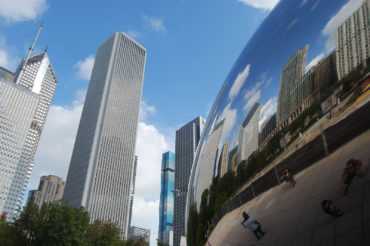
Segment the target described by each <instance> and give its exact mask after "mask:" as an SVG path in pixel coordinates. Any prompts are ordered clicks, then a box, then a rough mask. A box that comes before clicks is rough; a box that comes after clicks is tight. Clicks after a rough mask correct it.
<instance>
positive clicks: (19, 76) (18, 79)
mask: <svg viewBox="0 0 370 246" xmlns="http://www.w3.org/2000/svg"><path fill="white" fill-rule="evenodd" d="M42 26H43V23H41V24H40V27H39V30H38V31H37V34H36V37H35V39H34V40H33V43H32V45H31V47H30V49H29V50H28V54H27V57H26V59H25V60H24V63H23V65H22V68H21V70H20V71H19V73H18V76H17V78H16V81H15V83H16V84H18V83H19V81H20V80H21V77H22V75H23V72H24V70H25V68H26V65H27V62H28V59H29V58H30V56H31V53H32V51H33V47H35V43H36V41H37V38H38V37H39V34H40V31H41V29H42ZM46 50H47V49H46ZM46 50H45V52H46Z"/></svg>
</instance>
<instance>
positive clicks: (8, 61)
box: [0, 37, 19, 71]
mask: <svg viewBox="0 0 370 246" xmlns="http://www.w3.org/2000/svg"><path fill="white" fill-rule="evenodd" d="M13 50H14V49H13V48H12V47H9V46H8V45H7V44H6V40H5V38H2V37H0V66H2V67H4V68H6V69H9V70H12V71H14V70H15V69H16V67H17V63H18V60H19V59H18V58H17V57H15V56H14V55H13V53H14V52H13Z"/></svg>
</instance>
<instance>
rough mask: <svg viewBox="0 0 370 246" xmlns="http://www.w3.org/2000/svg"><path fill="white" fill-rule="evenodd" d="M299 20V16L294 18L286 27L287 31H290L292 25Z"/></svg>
mask: <svg viewBox="0 0 370 246" xmlns="http://www.w3.org/2000/svg"><path fill="white" fill-rule="evenodd" d="M297 21H298V18H295V19H294V20H292V22H290V24H289V25H288V26H287V27H286V28H285V30H286V31H289V30H290V29H292V27H293V26H294V25H295V23H297Z"/></svg>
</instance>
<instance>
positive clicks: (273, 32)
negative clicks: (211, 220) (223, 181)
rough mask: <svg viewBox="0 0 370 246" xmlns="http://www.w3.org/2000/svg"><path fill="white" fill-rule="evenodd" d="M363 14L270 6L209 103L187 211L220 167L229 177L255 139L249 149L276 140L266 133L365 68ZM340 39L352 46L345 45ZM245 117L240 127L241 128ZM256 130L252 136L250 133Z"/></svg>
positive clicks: (324, 5)
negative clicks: (355, 72)
mask: <svg viewBox="0 0 370 246" xmlns="http://www.w3.org/2000/svg"><path fill="white" fill-rule="evenodd" d="M369 10H370V1H369V0H365V1H363V0H337V1H331V0H309V1H307V0H281V1H280V2H279V3H278V5H277V6H276V7H275V8H274V9H273V10H272V11H271V12H270V14H269V16H268V17H267V18H266V19H265V20H264V22H263V23H262V24H261V26H260V27H259V28H258V29H257V31H256V32H255V34H254V35H253V37H252V38H251V39H250V40H249V41H248V43H247V45H246V46H245V48H244V50H243V51H242V52H241V54H240V56H239V58H238V59H237V61H236V62H235V64H234V65H233V67H232V68H231V71H230V73H229V74H228V75H227V76H226V79H225V82H224V84H223V86H222V88H221V90H220V92H219V94H218V95H217V96H216V100H215V103H214V105H213V108H212V110H211V112H210V114H209V115H208V119H207V122H206V125H205V128H204V130H203V133H202V136H201V139H200V142H199V146H198V149H197V152H196V156H195V160H194V164H193V168H192V173H191V177H190V181H189V182H190V183H189V192H188V203H187V204H188V207H187V208H188V211H189V206H190V205H192V204H196V205H197V208H198V211H199V206H200V199H201V197H202V193H203V191H204V190H205V189H207V188H209V187H210V185H211V184H212V183H213V182H214V180H217V176H218V175H221V174H224V173H225V170H224V169H225V167H227V171H229V170H232V171H235V170H236V169H237V166H238V165H239V164H240V162H242V161H243V160H245V159H246V158H248V156H249V155H250V153H251V152H253V151H254V150H255V149H256V146H255V142H256V141H255V139H260V140H259V143H258V147H257V148H261V146H265V144H266V141H268V140H269V139H270V138H271V136H272V135H273V134H274V133H275V132H276V130H274V129H272V128H275V129H281V128H282V127H284V126H287V125H289V124H290V123H291V122H292V121H294V120H295V119H296V118H297V117H298V116H299V115H300V114H301V113H302V112H303V111H304V110H305V109H306V108H308V107H309V106H310V105H311V104H312V103H313V102H314V101H315V100H316V99H318V98H320V96H322V92H323V91H324V90H325V88H328V87H329V86H330V85H332V84H333V83H334V82H335V81H338V78H342V77H343V76H344V75H345V74H348V73H349V72H350V71H351V69H354V68H355V67H356V66H357V65H359V64H361V63H363V62H365V63H366V59H367V58H369V54H370V52H369V48H370V43H369V42H370V39H369V33H370V32H369ZM246 25H248V23H246ZM241 32H242V30H241ZM346 33H347V34H346ZM348 38H351V40H352V41H351V42H348V41H345V39H348ZM338 49H339V50H338ZM355 51H356V52H355ZM259 104H260V107H258V110H257V109H256V106H255V105H259ZM252 111H255V113H254V114H253V112H252ZM251 112H252V116H253V117H252V116H251V117H252V118H253V119H252V122H251V123H250V126H249V127H248V126H247V125H245V124H244V125H243V122H244V121H245V119H246V118H247V116H248V115H250V114H251ZM275 114H276V115H275ZM271 118H273V119H274V122H273V123H271V122H269V120H270V119H271ZM252 125H253V126H254V127H253V126H252ZM266 125H268V127H269V129H268V130H267V129H266V130H264V132H263V137H262V129H261V128H262V126H263V127H264V128H265V127H266ZM256 126H257V128H258V131H256V130H253V129H257V128H256ZM246 128H247V129H246ZM259 134H261V137H260V138H259ZM271 134H272V135H271ZM287 138H289V136H287ZM251 139H254V140H253V144H250V143H252V142H251ZM248 141H249V142H248ZM225 148H228V149H227V150H226V149H225ZM225 152H228V153H227V156H228V158H225V156H226V154H225ZM226 159H227V161H228V163H227V164H226V163H225V160H226ZM219 168H220V170H218V169H219ZM209 169H211V170H212V172H210V171H209ZM209 173H213V175H209Z"/></svg>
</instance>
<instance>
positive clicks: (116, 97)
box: [63, 33, 146, 238]
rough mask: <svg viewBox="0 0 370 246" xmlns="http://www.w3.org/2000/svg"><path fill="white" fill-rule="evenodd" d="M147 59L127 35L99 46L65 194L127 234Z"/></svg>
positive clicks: (74, 203) (65, 198)
mask: <svg viewBox="0 0 370 246" xmlns="http://www.w3.org/2000/svg"><path fill="white" fill-rule="evenodd" d="M145 57H146V51H145V49H144V48H143V47H142V46H141V45H140V44H138V43H137V42H135V41H134V40H133V39H131V38H130V37H128V36H127V35H125V34H124V33H115V34H113V35H112V36H111V37H110V38H108V40H106V41H105V42H104V43H103V44H102V45H101V46H100V47H99V49H98V52H97V54H96V59H95V64H94V68H93V71H92V74H91V79H90V83H89V88H88V90H87V94H86V99H85V104H84V108H83V111H82V115H81V120H80V124H79V128H78V132H77V136H76V141H75V145H74V149H73V153H72V157H71V163H70V167H69V170H68V176H67V181H66V187H65V191H64V196H63V202H68V203H69V205H72V206H76V207H80V206H83V207H85V209H86V210H87V211H88V212H89V214H90V220H91V221H94V220H96V219H100V220H102V221H111V222H115V223H117V226H118V227H119V228H120V229H121V232H122V236H123V237H125V238H127V233H128V226H129V214H130V200H131V199H130V195H131V194H130V192H131V182H132V175H133V165H134V154H135V142H136V130H137V124H138V116H139V107H140V100H141V91H142V84H143V76H144V66H145Z"/></svg>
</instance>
